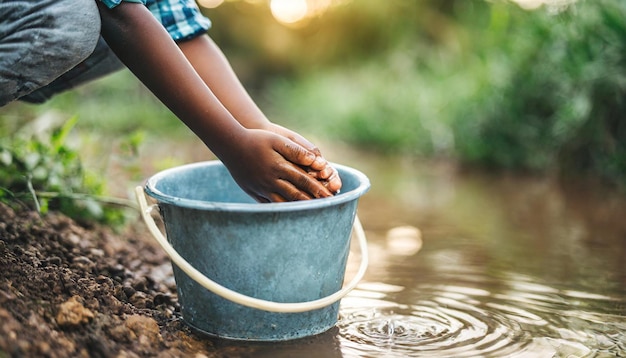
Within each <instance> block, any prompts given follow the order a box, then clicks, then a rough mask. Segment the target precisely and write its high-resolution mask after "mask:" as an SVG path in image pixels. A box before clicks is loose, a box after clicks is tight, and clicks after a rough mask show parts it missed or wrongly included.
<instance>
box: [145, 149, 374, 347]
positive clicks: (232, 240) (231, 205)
mask: <svg viewBox="0 0 626 358" xmlns="http://www.w3.org/2000/svg"><path fill="white" fill-rule="evenodd" d="M335 167H336V168H337V170H338V172H339V175H340V177H341V180H342V183H343V186H342V190H341V193H340V194H337V195H335V196H334V197H331V198H324V199H314V200H307V201H298V202H289V203H264V204H261V203H257V202H255V201H254V200H253V199H251V198H250V197H249V196H248V195H247V194H246V193H245V192H244V191H243V190H242V189H241V188H239V186H238V185H237V184H236V183H235V181H234V180H233V179H232V177H231V176H230V174H229V172H228V170H227V169H226V167H225V166H224V165H223V164H222V163H221V162H219V161H210V162H202V163H195V164H189V165H184V166H180V167H176V168H172V169H168V170H165V171H163V172H160V173H158V174H156V175H154V176H153V177H151V178H150V179H149V180H148V182H147V184H146V187H145V192H146V193H147V194H148V195H149V196H151V197H153V198H155V199H156V200H157V203H158V205H159V208H160V212H161V215H162V218H163V221H164V223H165V230H166V233H167V239H168V240H169V242H170V243H171V245H172V246H173V247H174V249H176V251H177V252H178V253H179V254H180V255H181V256H183V257H184V258H185V259H186V260H187V261H188V262H189V263H190V264H191V265H192V266H193V267H194V268H196V269H197V270H198V271H200V272H201V273H202V274H204V275H205V276H207V277H209V278H210V279H211V280H213V281H215V282H217V283H219V284H220V285H222V286H225V287H227V288H229V289H231V290H234V291H237V292H239V293H241V294H244V295H247V296H251V297H255V298H259V299H263V300H268V301H274V302H284V303H291V302H308V301H313V300H316V299H319V298H322V297H325V296H329V295H331V294H333V293H335V292H337V291H339V290H340V289H341V287H342V284H343V280H344V274H345V269H346V263H347V258H348V253H349V251H350V237H351V230H352V225H353V223H354V218H355V215H356V208H357V202H358V198H359V197H360V196H361V195H363V194H364V193H365V192H366V191H367V190H368V189H369V181H368V179H367V177H365V175H363V174H362V173H360V172H358V171H356V170H354V169H351V168H348V167H344V166H340V165H335ZM174 277H175V280H176V286H177V290H178V296H179V303H180V305H181V311H182V316H183V320H184V321H185V322H186V323H187V324H188V325H190V326H192V327H193V328H195V329H197V330H200V331H202V332H204V333H207V334H210V335H213V336H218V337H223V338H229V339H239V340H252V341H282V340H289V339H295V338H301V337H306V336H310V335H314V334H318V333H321V332H324V331H326V330H328V329H330V328H331V327H333V326H334V325H335V323H336V322H337V318H338V311H339V302H335V303H334V304H331V305H329V306H327V307H323V308H321V309H316V310H312V311H306V312H300V313H276V312H267V311H264V310H260V309H256V308H250V307H246V306H243V305H240V304H237V303H234V302H231V301H229V300H227V299H225V298H222V297H220V296H218V295H216V294H214V293H212V292H210V291H208V290H207V289H205V288H204V287H202V286H201V285H200V284H198V283H197V282H195V281H194V280H193V279H191V278H190V277H189V276H188V275H187V274H185V273H184V272H183V271H182V270H180V269H179V268H178V267H177V266H176V265H174Z"/></svg>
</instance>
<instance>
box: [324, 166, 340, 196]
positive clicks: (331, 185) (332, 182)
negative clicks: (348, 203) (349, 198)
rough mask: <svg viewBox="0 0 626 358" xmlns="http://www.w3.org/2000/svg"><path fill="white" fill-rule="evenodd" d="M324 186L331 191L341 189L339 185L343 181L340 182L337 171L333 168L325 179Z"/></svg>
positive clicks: (334, 191)
mask: <svg viewBox="0 0 626 358" xmlns="http://www.w3.org/2000/svg"><path fill="white" fill-rule="evenodd" d="M326 183H327V184H326V187H327V188H328V190H329V191H330V192H331V193H338V192H339V190H341V186H342V185H343V183H342V182H341V178H340V177H339V172H337V170H336V169H335V168H333V174H331V176H330V177H329V178H328V179H326Z"/></svg>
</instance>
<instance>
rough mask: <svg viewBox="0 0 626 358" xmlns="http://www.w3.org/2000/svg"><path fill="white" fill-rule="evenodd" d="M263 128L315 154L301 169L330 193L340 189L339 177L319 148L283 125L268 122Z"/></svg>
mask: <svg viewBox="0 0 626 358" xmlns="http://www.w3.org/2000/svg"><path fill="white" fill-rule="evenodd" d="M265 129H267V130H269V131H271V132H274V133H277V134H280V135H282V136H285V137H287V138H289V139H291V140H292V141H294V142H296V143H298V144H300V145H301V146H303V147H304V148H306V149H307V150H309V151H310V152H312V153H315V155H316V156H317V158H316V160H315V161H314V162H313V163H312V164H311V165H309V166H304V167H303V169H304V170H305V171H306V172H307V173H309V175H311V176H312V177H313V178H315V179H317V180H319V181H320V182H321V183H322V184H323V185H324V186H325V187H326V188H327V189H328V190H329V191H330V192H331V193H333V194H336V193H337V192H339V189H341V178H339V173H338V172H337V170H336V169H335V168H333V167H332V166H331V165H330V164H328V162H327V161H326V159H324V157H323V156H322V154H321V152H320V150H319V149H318V148H317V147H316V146H315V145H314V144H313V143H311V142H309V141H308V140H307V139H306V138H304V137H303V136H301V135H300V134H298V133H296V132H294V131H292V130H289V129H287V128H285V127H282V126H279V125H277V124H274V123H270V124H269V126H268V127H266V128H265Z"/></svg>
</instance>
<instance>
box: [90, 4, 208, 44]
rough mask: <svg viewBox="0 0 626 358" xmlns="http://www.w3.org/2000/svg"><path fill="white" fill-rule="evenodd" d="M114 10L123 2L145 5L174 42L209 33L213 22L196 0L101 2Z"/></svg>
mask: <svg viewBox="0 0 626 358" xmlns="http://www.w3.org/2000/svg"><path fill="white" fill-rule="evenodd" d="M100 1H102V3H104V4H105V5H106V6H107V7H109V8H113V7H115V6H117V5H119V4H120V3H121V2H122V1H125V2H134V3H142V4H145V5H146V6H147V7H148V9H150V12H152V15H154V17H155V18H156V19H157V20H158V21H159V22H161V24H163V27H165V29H166V30H167V32H168V33H169V34H170V36H171V37H172V39H174V41H179V40H188V39H191V38H194V37H196V36H199V35H202V34H204V33H206V32H207V30H208V29H209V28H210V27H211V20H209V19H208V18H206V17H205V16H204V15H202V13H201V12H200V9H199V8H198V5H196V2H195V0H100Z"/></svg>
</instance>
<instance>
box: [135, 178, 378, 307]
mask: <svg viewBox="0 0 626 358" xmlns="http://www.w3.org/2000/svg"><path fill="white" fill-rule="evenodd" d="M135 195H136V196H137V202H138V203H139V208H140V211H141V216H142V217H143V220H144V221H145V222H146V225H147V226H148V229H149V230H150V233H151V234H152V236H154V238H155V239H156V241H157V242H158V243H159V244H160V245H161V247H162V248H163V249H164V250H165V252H166V253H167V254H168V255H169V257H170V259H171V260H172V262H174V263H175V264H176V266H178V268H180V269H181V270H182V271H184V272H185V273H186V274H187V275H188V276H189V277H190V278H191V279H193V280H194V281H196V282H197V283H198V284H200V285H201V286H203V287H204V288H206V289H207V290H209V291H211V292H213V293H214V294H216V295H218V296H220V297H222V298H225V299H227V300H229V301H232V302H234V303H238V304H240V305H242V306H246V307H251V308H256V309H259V310H263V311H268V312H282V313H296V312H307V311H313V310H316V309H320V308H323V307H326V306H330V305H332V304H333V303H335V302H337V301H339V300H340V299H342V298H343V297H344V296H346V295H347V294H348V293H349V292H350V291H352V290H353V289H354V288H355V287H356V286H357V284H358V283H359V281H361V279H362V278H363V276H364V275H365V271H366V270H367V265H368V260H369V259H368V252H367V239H366V238H365V232H364V231H363V227H362V226H361V222H360V221H359V218H358V216H355V218H354V226H353V232H354V234H355V235H356V237H357V239H358V241H359V247H360V249H361V264H360V266H359V270H358V271H357V273H356V275H355V276H354V278H353V279H352V280H351V281H350V282H349V283H348V284H347V285H345V286H344V287H343V288H342V289H341V290H339V291H337V292H335V293H333V294H331V295H329V296H326V297H322V298H319V299H317V300H313V301H308V302H296V303H283V302H274V301H267V300H262V299H259V298H255V297H250V296H246V295H244V294H241V293H238V292H236V291H233V290H231V289H228V288H226V287H224V286H222V285H220V284H219V283H217V282H215V281H213V280H211V279H210V278H208V277H206V276H205V275H203V274H202V273H201V272H200V271H198V270H197V269H196V268H194V267H193V266H192V265H191V264H190V263H189V262H187V260H185V259H184V258H183V257H182V256H181V255H180V254H179V253H178V252H177V251H176V249H174V247H172V245H171V244H170V243H169V242H168V241H167V239H166V238H165V236H164V235H163V234H162V233H161V230H160V229H159V228H158V226H157V225H156V223H155V222H154V219H153V218H152V216H151V215H150V213H151V212H152V209H153V208H154V206H156V205H151V206H148V203H147V201H146V197H145V194H144V191H143V188H142V187H141V186H137V187H136V188H135Z"/></svg>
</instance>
